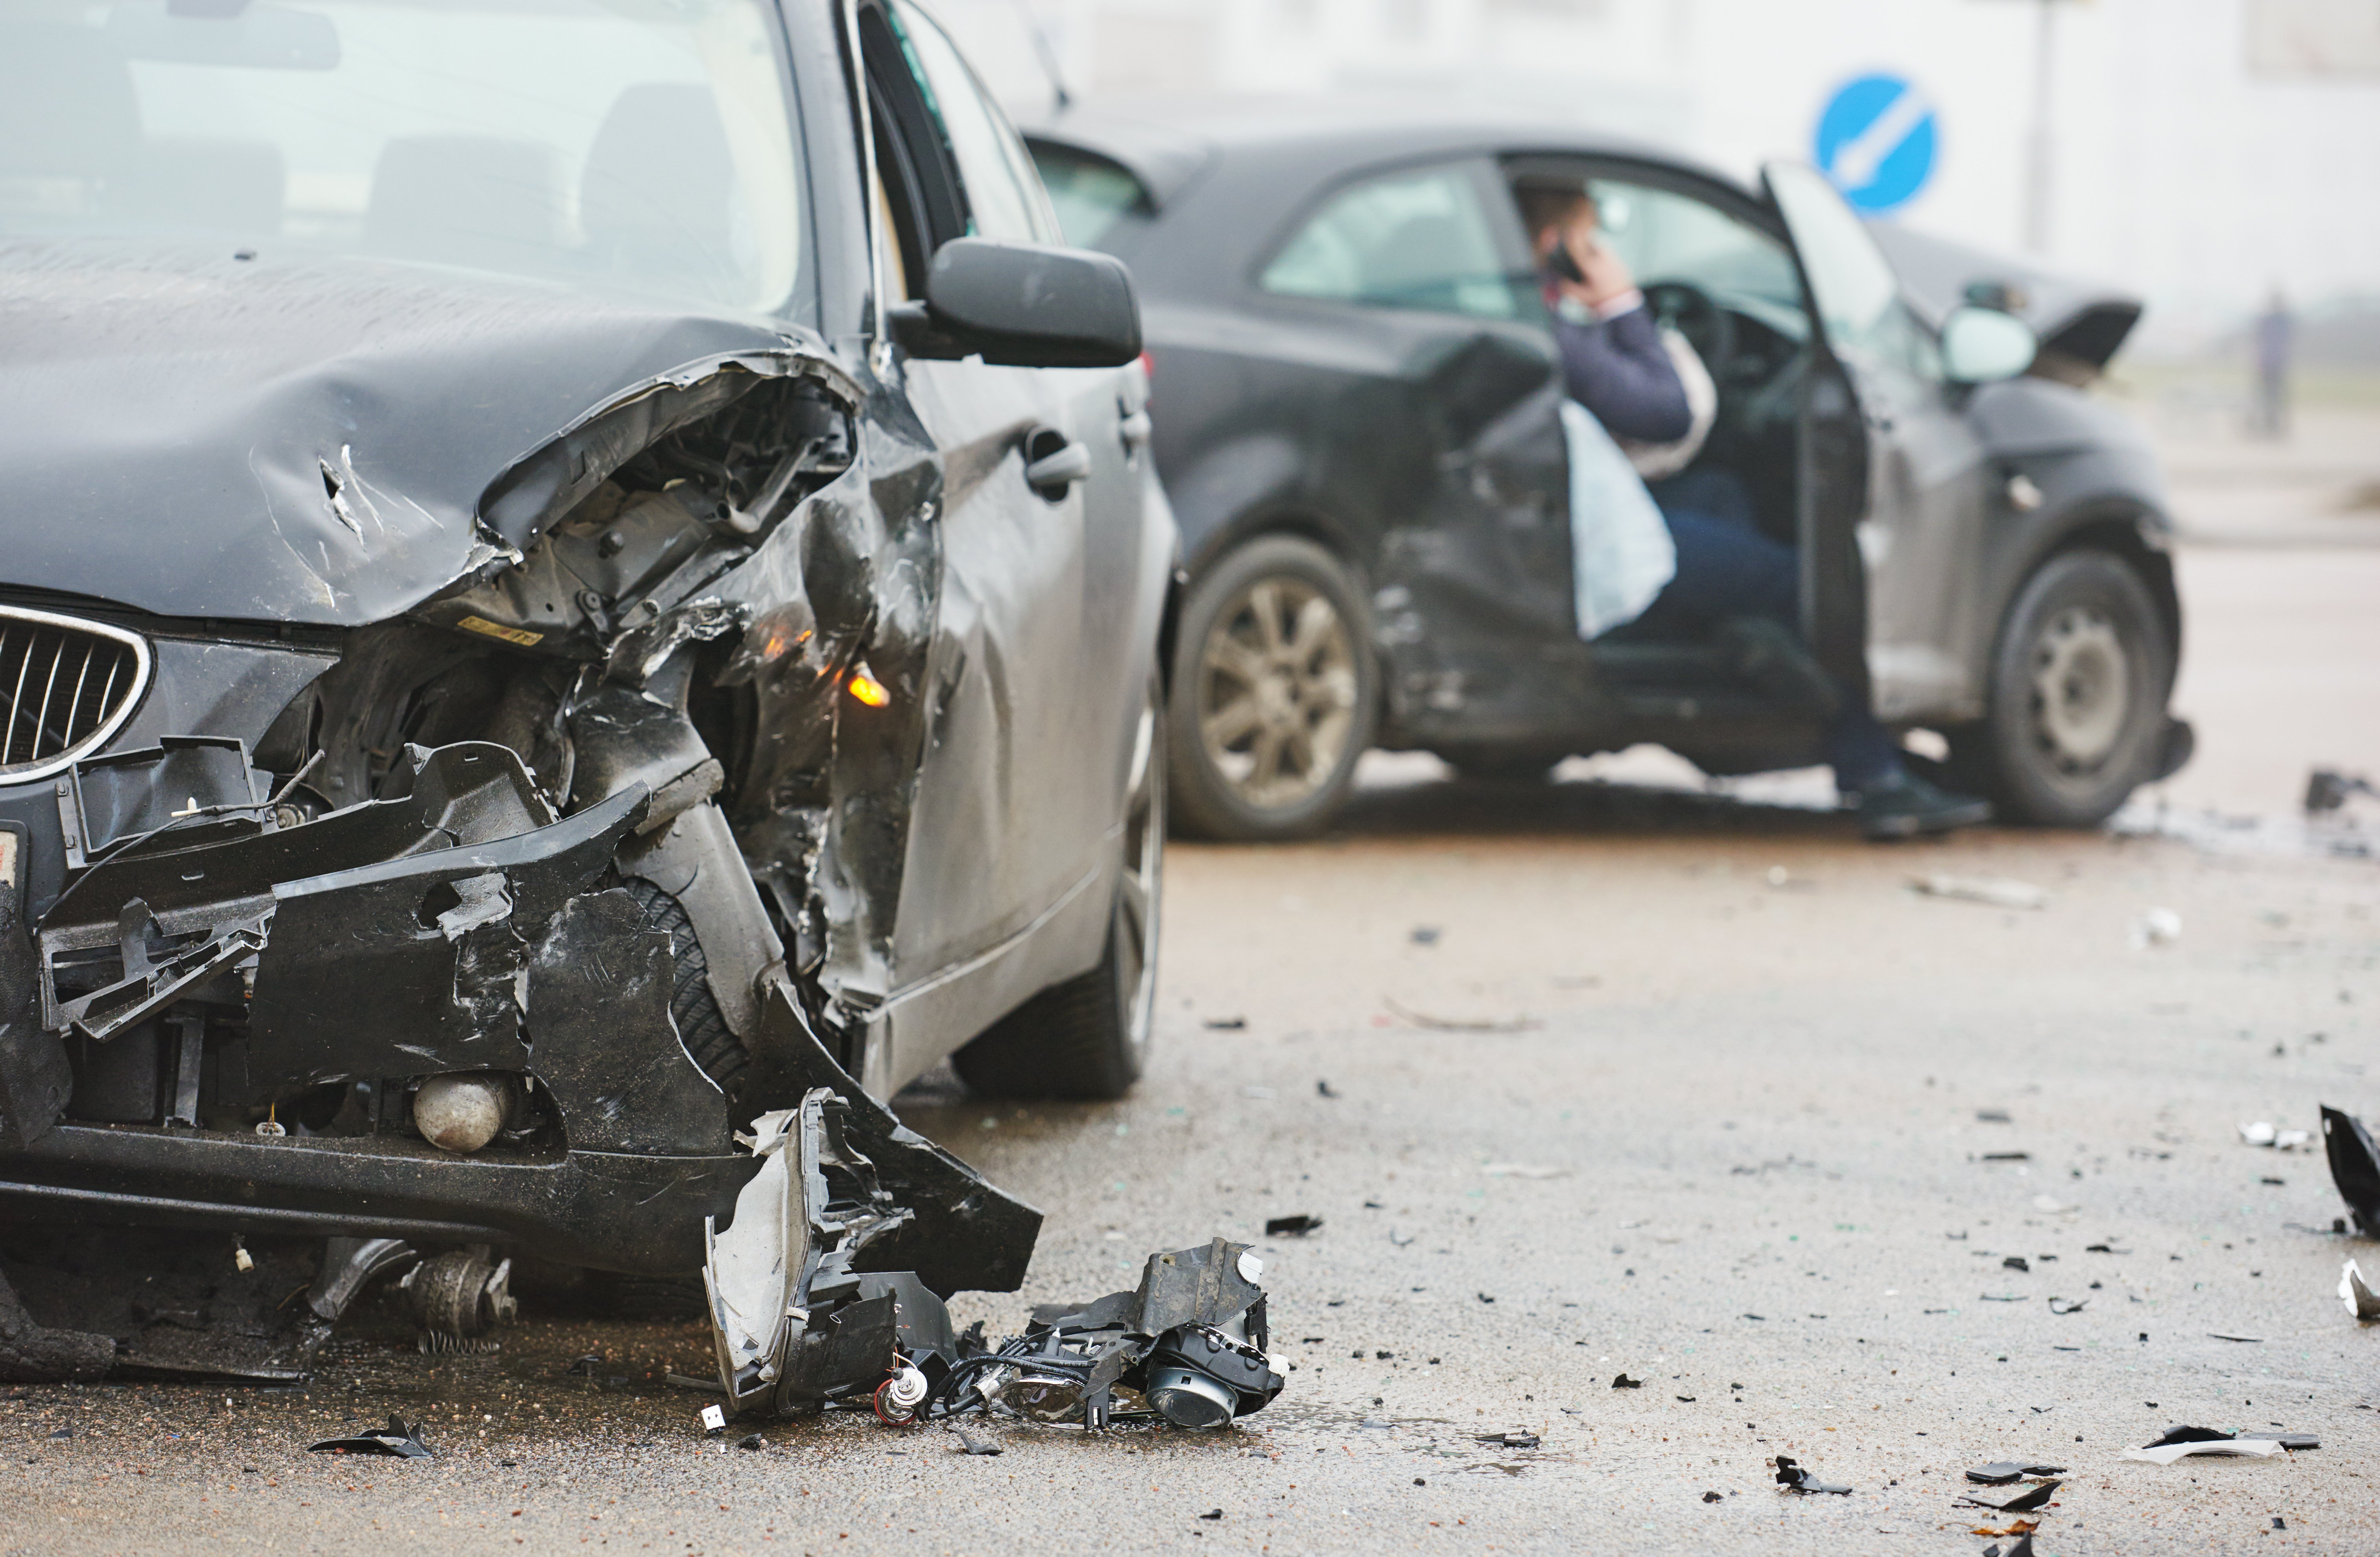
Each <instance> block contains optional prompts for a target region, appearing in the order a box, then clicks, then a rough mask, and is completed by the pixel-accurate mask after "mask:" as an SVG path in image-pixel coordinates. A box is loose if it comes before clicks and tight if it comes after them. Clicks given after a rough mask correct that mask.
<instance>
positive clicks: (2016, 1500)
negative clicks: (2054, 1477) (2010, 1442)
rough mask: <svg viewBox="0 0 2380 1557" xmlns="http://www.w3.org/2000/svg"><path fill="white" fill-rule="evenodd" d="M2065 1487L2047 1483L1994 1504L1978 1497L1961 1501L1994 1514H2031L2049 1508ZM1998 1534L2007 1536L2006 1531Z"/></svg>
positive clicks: (2050, 1482) (2052, 1482)
mask: <svg viewBox="0 0 2380 1557" xmlns="http://www.w3.org/2000/svg"><path fill="white" fill-rule="evenodd" d="M2064 1485H2065V1483H2064V1482H2062V1481H2045V1482H2043V1483H2041V1484H2040V1485H2039V1486H2037V1487H2034V1488H2031V1489H2029V1490H2025V1491H2022V1492H2020V1493H2018V1494H2017V1495H2016V1496H2015V1497H2012V1498H2010V1499H2007V1500H2006V1501H2004V1502H1991V1501H1990V1500H1989V1499H1987V1498H1977V1497H1964V1498H1961V1499H1960V1500H1959V1501H1960V1502H1962V1503H1971V1504H1973V1506H1974V1507H1976V1508H1988V1509H1990V1510H1991V1511H1992V1512H1993V1513H1994V1514H2031V1513H2032V1512H2033V1511H2034V1509H2037V1508H2046V1507H2047V1506H2048V1504H2049V1500H2050V1499H2051V1498H2052V1497H2054V1496H2056V1495H2057V1492H2058V1488H2060V1487H2062V1486H2064ZM1998 1533H1999V1534H2002V1535H2005V1534H2007V1532H2006V1531H2000V1532H1998Z"/></svg>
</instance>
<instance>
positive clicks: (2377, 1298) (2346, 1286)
mask: <svg viewBox="0 0 2380 1557" xmlns="http://www.w3.org/2000/svg"><path fill="white" fill-rule="evenodd" d="M2338 1300H2339V1301H2340V1302H2342V1303H2344V1304H2346V1305H2347V1311H2348V1312H2349V1313H2350V1314H2353V1315H2354V1316H2355V1317H2356V1318H2357V1319H2359V1320H2380V1292H2374V1291H2373V1290H2372V1283H2369V1282H2367V1281H2365V1280H2364V1279H2363V1272H2362V1271H2360V1270H2358V1269H2357V1268H2356V1264H2355V1261H2353V1260H2351V1259H2350V1260H2349V1261H2348V1262H2347V1268H2346V1269H2345V1270H2343V1271H2339V1273H2338Z"/></svg>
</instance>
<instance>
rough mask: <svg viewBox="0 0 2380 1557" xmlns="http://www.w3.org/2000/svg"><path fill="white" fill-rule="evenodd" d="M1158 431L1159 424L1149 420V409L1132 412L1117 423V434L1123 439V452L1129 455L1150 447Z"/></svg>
mask: <svg viewBox="0 0 2380 1557" xmlns="http://www.w3.org/2000/svg"><path fill="white" fill-rule="evenodd" d="M1156 432H1157V424H1156V423H1155V422H1152V421H1150V420H1148V413H1147V411H1133V412H1130V413H1128V414H1126V415H1125V416H1124V417H1123V419H1122V420H1119V421H1118V422H1117V423H1116V435H1117V436H1118V437H1120V438H1122V439H1123V452H1124V453H1126V454H1128V455H1132V454H1138V453H1139V452H1140V451H1141V450H1143V449H1145V448H1147V447H1148V440H1149V439H1150V438H1151V437H1152V436H1154V435H1155V433H1156Z"/></svg>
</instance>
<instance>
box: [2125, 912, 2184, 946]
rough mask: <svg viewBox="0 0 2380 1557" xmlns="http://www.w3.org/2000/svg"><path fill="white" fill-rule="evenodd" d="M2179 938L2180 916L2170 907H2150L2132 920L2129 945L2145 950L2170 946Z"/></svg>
mask: <svg viewBox="0 0 2380 1557" xmlns="http://www.w3.org/2000/svg"><path fill="white" fill-rule="evenodd" d="M2180 939H2181V916H2180V914H2177V913H2175V912H2174V911H2173V910H2172V909H2170V908H2152V909H2150V910H2149V911H2148V912H2147V913H2145V914H2143V915H2142V916H2141V917H2140V918H2137V919H2134V920H2133V921H2132V929H2131V946H2132V950H2134V951H2136V952H2145V951H2149V950H2151V949H2152V948H2155V947H2158V946H2170V945H2172V944H2173V943H2175V942H2177V941H2179V940H2180Z"/></svg>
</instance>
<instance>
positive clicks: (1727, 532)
mask: <svg viewBox="0 0 2380 1557" xmlns="http://www.w3.org/2000/svg"><path fill="white" fill-rule="evenodd" d="M1649 490H1650V491H1651V492H1652V493H1653V501H1654V502H1656V503H1658V504H1659V505H1660V507H1661V517H1663V518H1664V519H1666V520H1668V521H1669V526H1670V540H1671V541H1674V542H1675V543H1676V545H1677V549H1678V571H1677V576H1676V577H1675V578H1671V579H1670V583H1669V586H1668V587H1667V588H1666V589H1664V590H1662V591H1661V592H1660V594H1659V595H1658V597H1656V598H1655V600H1654V602H1653V603H1652V604H1651V605H1650V606H1648V607H1646V609H1645V614H1644V615H1643V616H1641V617H1639V618H1637V623H1638V626H1639V627H1640V629H1641V630H1642V631H1643V633H1644V634H1645V636H1647V637H1654V638H1670V639H1702V638H1707V637H1708V636H1709V635H1710V633H1711V631H1712V630H1713V629H1714V628H1716V627H1718V626H1719V624H1721V623H1722V622H1726V621H1729V620H1730V619H1732V618H1735V617H1741V616H1765V617H1767V618H1768V619H1769V620H1771V621H1776V622H1782V623H1783V624H1785V625H1786V626H1789V627H1791V628H1792V629H1793V630H1794V631H1795V632H1797V633H1798V632H1799V631H1801V626H1802V582H1801V581H1802V565H1801V556H1800V553H1796V552H1795V551H1794V549H1793V548H1792V547H1791V546H1788V545H1786V544H1785V543H1784V542H1783V541H1776V540H1772V539H1771V538H1770V537H1768V536H1767V535H1764V534H1762V533H1761V532H1760V530H1759V529H1757V528H1756V527H1755V523H1754V521H1753V513H1752V497H1751V494H1750V493H1747V492H1746V491H1744V488H1743V483H1742V482H1741V481H1739V480H1736V479H1735V478H1734V477H1733V476H1731V475H1730V474H1728V473H1727V472H1725V471H1721V470H1689V471H1686V472H1685V473H1684V474H1682V475H1680V476H1674V477H1671V478H1670V480H1666V481H1660V482H1657V483H1654V484H1653V485H1652V486H1651V487H1650V489H1649ZM1840 691H1841V693H1842V701H1841V712H1839V713H1838V714H1836V716H1835V719H1834V722H1833V723H1832V724H1829V725H1828V728H1827V732H1826V738H1825V744H1824V750H1825V753H1826V759H1827V761H1828V764H1829V765H1830V766H1832V767H1833V769H1834V770H1835V787H1836V788H1838V789H1845V790H1860V789H1865V788H1868V787H1870V786H1871V785H1876V784H1878V783H1881V782H1884V781H1887V780H1889V779H1893V778H1897V777H1899V776H1900V772H1901V771H1902V770H1901V764H1900V746H1899V744H1898V743H1896V742H1895V741H1894V740H1893V738H1892V736H1891V734H1890V733H1889V732H1888V731H1887V730H1886V729H1885V727H1884V726H1883V725H1881V724H1877V723H1876V716H1875V715H1874V714H1873V713H1871V712H1868V708H1867V702H1866V699H1864V697H1862V696H1861V695H1860V694H1859V693H1858V692H1856V691H1855V690H1854V689H1852V687H1840Z"/></svg>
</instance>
